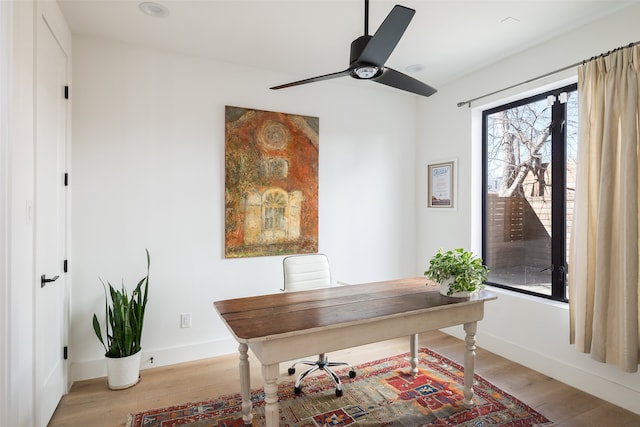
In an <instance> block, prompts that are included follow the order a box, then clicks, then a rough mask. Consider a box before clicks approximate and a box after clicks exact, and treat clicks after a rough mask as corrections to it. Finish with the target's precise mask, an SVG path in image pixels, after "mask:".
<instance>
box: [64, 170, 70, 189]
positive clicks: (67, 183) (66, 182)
mask: <svg viewBox="0 0 640 427" xmlns="http://www.w3.org/2000/svg"><path fill="white" fill-rule="evenodd" d="M68 185H69V174H68V173H66V172H65V174H64V186H65V187H66V186H68Z"/></svg>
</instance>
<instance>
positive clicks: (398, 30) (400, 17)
mask: <svg viewBox="0 0 640 427" xmlns="http://www.w3.org/2000/svg"><path fill="white" fill-rule="evenodd" d="M415 13H416V11H415V10H413V9H409V8H408V7H404V6H400V5H396V6H394V7H393V9H391V12H389V15H387V17H386V18H385V20H384V21H383V22H382V24H380V27H379V28H378V30H377V31H376V33H375V34H374V35H373V37H371V39H370V40H369V42H368V43H367V46H366V47H365V48H364V50H363V51H362V53H361V54H360V57H359V58H358V62H364V63H367V64H373V65H377V66H379V67H382V66H383V65H384V63H385V62H387V59H389V56H391V52H393V49H395V47H396V45H397V44H398V42H399V41H400V38H401V37H402V35H403V34H404V32H405V30H406V29H407V27H408V26H409V22H411V19H412V18H413V15H414V14H415Z"/></svg>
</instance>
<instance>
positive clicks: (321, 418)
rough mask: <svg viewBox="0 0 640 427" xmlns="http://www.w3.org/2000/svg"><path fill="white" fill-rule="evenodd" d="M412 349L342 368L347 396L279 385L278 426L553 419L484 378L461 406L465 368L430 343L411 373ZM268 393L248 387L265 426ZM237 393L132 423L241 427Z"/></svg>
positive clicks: (320, 384) (524, 423) (321, 384)
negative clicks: (470, 403)
mask: <svg viewBox="0 0 640 427" xmlns="http://www.w3.org/2000/svg"><path fill="white" fill-rule="evenodd" d="M408 356H409V354H408V353H407V354H402V355H399V356H395V357H390V358H387V359H382V360H376V361H375V362H370V363H366V364H363V365H359V366H356V371H357V377H356V378H354V379H349V377H348V375H347V373H348V371H347V370H344V371H340V372H339V373H341V374H342V375H341V378H344V380H343V390H344V395H343V396H342V397H339V398H338V397H336V396H335V391H334V388H333V383H332V382H331V380H330V379H329V378H328V377H327V376H326V375H324V373H322V374H320V375H315V374H313V375H312V376H309V377H307V378H305V380H304V382H303V386H302V394H300V395H296V394H295V393H294V392H293V381H286V382H285V383H283V384H280V386H279V390H278V395H279V397H280V426H297V427H319V426H321V427H325V426H326V427H329V426H332V427H337V426H353V427H361V426H368V427H373V426H376V427H377V426H398V427H418V426H464V427H472V426H473V427H483V426H501V427H532V426H545V425H551V421H549V420H548V419H547V418H546V417H544V416H543V415H541V414H539V413H538V412H536V411H534V410H533V409H532V408H530V407H529V406H527V405H526V404H524V403H522V402H520V401H519V400H518V399H516V398H514V397H513V396H510V395H509V394H507V393H505V392H503V391H502V390H500V389H499V388H497V387H496V386H494V385H492V384H491V383H489V382H488V381H486V380H485V379H483V378H482V377H480V376H478V375H476V376H475V381H474V401H475V403H476V405H475V406H474V407H473V408H471V409H466V408H464V407H463V406H462V399H463V395H462V388H463V382H464V375H463V372H462V367H461V366H460V365H458V364H457V363H455V362H452V361H451V360H449V359H447V358H445V357H443V356H441V355H439V354H437V353H434V352H432V351H430V350H428V349H424V348H422V349H420V351H419V355H418V357H419V367H420V371H419V373H418V375H417V376H415V377H414V376H412V375H411V374H409V369H410V364H409V362H408V360H407V358H408ZM263 399H264V392H263V390H262V389H259V390H255V391H253V392H252V393H251V400H252V401H253V414H254V415H253V426H254V427H257V426H264V425H265V421H264V400H263ZM241 403H242V399H241V398H240V395H239V394H229V395H225V396H220V397H218V398H216V399H213V400H209V401H204V402H195V403H187V404H183V405H177V406H172V407H169V408H161V409H152V410H149V411H144V412H140V413H137V414H131V415H130V416H129V422H128V424H127V426H128V427H160V426H162V427H173V426H188V427H236V426H238V427H240V426H243V425H244V424H243V422H242V416H241V410H240V405H241Z"/></svg>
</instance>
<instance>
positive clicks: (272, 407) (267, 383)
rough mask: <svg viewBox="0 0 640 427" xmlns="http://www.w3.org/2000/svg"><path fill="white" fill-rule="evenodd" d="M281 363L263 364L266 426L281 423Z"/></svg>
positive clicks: (269, 426)
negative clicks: (279, 382) (279, 400)
mask: <svg viewBox="0 0 640 427" xmlns="http://www.w3.org/2000/svg"><path fill="white" fill-rule="evenodd" d="M279 371H280V364H279V363H276V364H274V365H262V377H263V378H264V402H265V403H266V405H265V407H264V416H265V421H266V427H277V426H279V425H280V411H279V406H280V405H279V404H278V384H277V383H276V380H277V379H278V374H279Z"/></svg>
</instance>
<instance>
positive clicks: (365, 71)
mask: <svg viewBox="0 0 640 427" xmlns="http://www.w3.org/2000/svg"><path fill="white" fill-rule="evenodd" d="M415 13H416V11H415V10H413V9H409V8H408V7H404V6H400V5H396V6H394V7H393V9H391V12H389V15H387V17H386V18H385V20H384V21H383V22H382V24H380V27H379V28H378V31H376V33H375V34H374V35H373V36H370V35H369V0H364V35H363V36H360V37H358V38H357V39H355V40H354V41H353V42H351V55H350V60H349V68H347V69H346V70H344V71H338V72H337V73H331V74H325V75H322V76H317V77H311V78H308V79H304V80H299V81H296V82H291V83H285V84H282V85H279V86H274V87H272V88H271V89H284V88H287V87H292V86H299V85H303V84H306V83H313V82H319V81H322V80H329V79H335V78H337V77H342V76H351V77H353V78H354V79H360V80H372V81H374V82H376V83H382V84H383V85H387V86H391V87H394V88H396V89H400V90H404V91H407V92H412V93H415V94H418V95H422V96H431V95H433V94H434V93H436V89H434V88H432V87H431V86H429V85H427V84H425V83H423V82H421V81H419V80H416V79H414V78H413V77H410V76H408V75H406V74H403V73H401V72H399V71H396V70H394V69H391V68H389V67H385V66H384V63H385V62H386V61H387V59H389V56H391V53H392V52H393V49H395V47H396V45H397V44H398V42H399V41H400V38H401V37H402V35H403V34H404V32H405V30H406V29H407V27H408V26H409V22H411V19H412V18H413V15H414V14H415Z"/></svg>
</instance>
